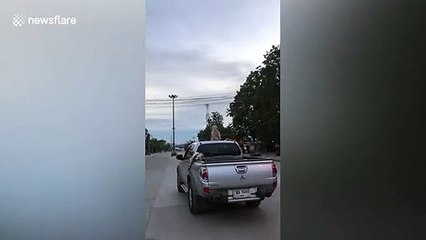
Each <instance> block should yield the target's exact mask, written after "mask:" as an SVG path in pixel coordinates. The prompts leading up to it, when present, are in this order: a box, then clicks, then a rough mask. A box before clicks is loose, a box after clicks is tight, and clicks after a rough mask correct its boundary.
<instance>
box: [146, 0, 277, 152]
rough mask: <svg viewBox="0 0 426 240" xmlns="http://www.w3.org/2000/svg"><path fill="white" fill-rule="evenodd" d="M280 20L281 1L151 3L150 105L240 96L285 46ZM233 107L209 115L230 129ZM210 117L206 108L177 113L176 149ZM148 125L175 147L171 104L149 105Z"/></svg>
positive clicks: (168, 0) (164, 0)
mask: <svg viewBox="0 0 426 240" xmlns="http://www.w3.org/2000/svg"><path fill="white" fill-rule="evenodd" d="M279 14H280V12H279V0H232V1H229V0H206V1H204V0H203V1H199V0H180V1H176V0H146V40H145V41H146V62H145V69H146V72H145V74H146V75H145V86H146V87H145V96H146V99H147V100H149V99H169V98H168V95H170V94H177V95H178V96H179V97H178V99H179V98H190V97H194V96H195V97H196V96H207V95H209V96H211V95H222V94H229V95H235V94H236V92H237V91H238V90H239V88H240V85H242V84H243V83H244V81H245V79H246V76H247V75H248V74H249V72H250V71H251V70H254V69H255V68H256V67H257V66H259V65H260V64H261V63H262V61H263V55H264V54H265V53H266V52H267V51H268V50H270V48H271V47H272V45H278V44H279V43H280V15H279ZM230 101H232V99H230V100H229V102H230ZM229 102H228V103H221V104H211V105H209V112H212V111H218V112H219V113H221V114H222V115H223V116H224V117H225V124H227V123H229V122H231V121H232V119H230V118H229V117H226V109H227V108H228V107H229ZM170 103H171V101H170ZM205 116H206V107H205V106H203V105H198V106H187V107H183V106H181V107H176V108H175V126H176V143H177V144H179V143H184V142H186V141H187V140H189V139H194V137H195V136H196V134H197V133H198V131H199V130H201V129H203V128H204V127H205V124H206V123H205V122H206V120H205ZM145 124H146V128H147V129H148V130H149V132H150V133H151V134H152V135H153V137H156V138H157V139H165V140H167V141H171V136H172V109H171V104H170V107H161V108H160V107H155V106H148V105H147V106H146V122H145Z"/></svg>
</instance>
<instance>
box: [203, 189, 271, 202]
mask: <svg viewBox="0 0 426 240" xmlns="http://www.w3.org/2000/svg"><path fill="white" fill-rule="evenodd" d="M256 188H257V191H256V193H252V194H250V196H248V197H246V198H234V197H233V195H232V191H231V190H232V189H210V190H209V193H203V196H202V197H203V198H206V199H208V200H209V201H212V202H217V203H233V202H247V201H256V200H263V199H265V197H271V196H272V193H273V192H274V190H275V187H274V186H272V185H271V186H257V187H256Z"/></svg>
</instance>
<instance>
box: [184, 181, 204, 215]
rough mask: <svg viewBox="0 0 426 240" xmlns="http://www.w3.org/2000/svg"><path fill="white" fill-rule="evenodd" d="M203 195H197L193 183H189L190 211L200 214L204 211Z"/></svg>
mask: <svg viewBox="0 0 426 240" xmlns="http://www.w3.org/2000/svg"><path fill="white" fill-rule="evenodd" d="M203 200H204V199H202V198H201V197H199V196H197V195H195V192H194V191H193V190H192V186H191V183H189V184H188V206H189V212H190V213H191V214H199V213H201V212H202V210H203V208H204V205H203Z"/></svg>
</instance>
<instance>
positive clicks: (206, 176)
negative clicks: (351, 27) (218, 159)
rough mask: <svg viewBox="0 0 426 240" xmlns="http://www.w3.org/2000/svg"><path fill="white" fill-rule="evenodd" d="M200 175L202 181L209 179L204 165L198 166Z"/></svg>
mask: <svg viewBox="0 0 426 240" xmlns="http://www.w3.org/2000/svg"><path fill="white" fill-rule="evenodd" d="M200 177H201V179H202V180H203V181H204V182H208V181H209V173H208V172H207V168H206V167H201V168H200Z"/></svg>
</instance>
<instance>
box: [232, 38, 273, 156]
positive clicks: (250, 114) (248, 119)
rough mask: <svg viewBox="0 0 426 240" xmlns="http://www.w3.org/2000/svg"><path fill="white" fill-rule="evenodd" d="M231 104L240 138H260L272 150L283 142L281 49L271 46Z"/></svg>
mask: <svg viewBox="0 0 426 240" xmlns="http://www.w3.org/2000/svg"><path fill="white" fill-rule="evenodd" d="M264 58H265V60H264V61H263V62H262V65H261V66H258V67H257V68H256V69H255V70H254V71H251V72H250V73H249V75H248V76H247V78H246V81H245V82H244V84H243V85H241V86H240V90H239V91H238V92H237V95H236V96H235V98H234V101H233V102H232V103H231V104H230V105H229V109H228V112H227V113H228V116H230V117H232V125H233V128H234V130H235V133H236V135H237V137H238V138H240V139H244V140H246V141H247V140H249V141H250V140H251V141H253V140H256V141H261V142H262V145H263V146H264V147H266V148H268V150H272V149H273V148H274V145H275V144H279V141H280V131H279V130H280V123H279V120H280V48H279V46H272V48H271V50H270V51H269V52H267V53H266V54H265V55H264Z"/></svg>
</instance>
